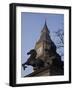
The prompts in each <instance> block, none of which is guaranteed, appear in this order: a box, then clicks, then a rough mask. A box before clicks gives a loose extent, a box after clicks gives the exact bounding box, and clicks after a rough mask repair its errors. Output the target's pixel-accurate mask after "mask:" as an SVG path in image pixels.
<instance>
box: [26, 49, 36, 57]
mask: <svg viewBox="0 0 73 90" xmlns="http://www.w3.org/2000/svg"><path fill="white" fill-rule="evenodd" d="M27 55H31V56H33V57H36V55H37V53H36V50H35V49H32V50H30V51H29V52H28V53H27Z"/></svg>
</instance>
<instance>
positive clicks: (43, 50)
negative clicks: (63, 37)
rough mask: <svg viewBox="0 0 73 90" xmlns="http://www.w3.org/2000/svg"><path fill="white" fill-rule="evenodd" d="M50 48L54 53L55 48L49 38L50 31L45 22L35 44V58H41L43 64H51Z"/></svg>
mask: <svg viewBox="0 0 73 90" xmlns="http://www.w3.org/2000/svg"><path fill="white" fill-rule="evenodd" d="M52 46H53V47H52ZM51 47H52V49H53V48H54V49H55V51H56V46H55V44H54V43H53V42H52V40H51V38H50V31H49V29H48V27H47V24H46V21H45V24H44V27H43V29H42V30H41V35H40V38H39V40H38V41H37V42H36V45H35V50H36V51H37V57H36V58H41V59H42V60H43V61H44V62H50V63H52V60H50V54H49V53H51V52H50V50H51Z"/></svg>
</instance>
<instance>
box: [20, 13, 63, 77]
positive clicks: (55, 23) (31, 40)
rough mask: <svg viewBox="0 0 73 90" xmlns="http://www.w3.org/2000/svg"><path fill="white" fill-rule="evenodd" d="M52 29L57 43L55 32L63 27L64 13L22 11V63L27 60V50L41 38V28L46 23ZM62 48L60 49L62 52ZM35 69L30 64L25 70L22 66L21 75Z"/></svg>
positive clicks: (51, 32)
mask: <svg viewBox="0 0 73 90" xmlns="http://www.w3.org/2000/svg"><path fill="white" fill-rule="evenodd" d="M45 21H46V23H47V27H48V29H49V31H50V36H51V39H52V41H54V43H55V44H56V42H57V41H58V40H57V38H56V36H55V32H56V31H58V30H59V29H63V23H64V15H63V14H47V13H28V12H22V13H21V63H24V62H26V61H27V59H28V56H27V52H29V51H30V50H31V49H33V48H34V47H35V43H36V41H37V40H38V39H39V37H40V34H41V30H42V28H43V26H44V24H45ZM62 51H64V50H63V49H62V50H59V51H58V53H59V54H60V53H61V52H62ZM32 71H33V69H32V67H31V66H29V67H28V68H27V69H26V70H25V71H24V70H23V68H21V76H22V77H23V76H25V75H27V74H29V73H31V72H32Z"/></svg>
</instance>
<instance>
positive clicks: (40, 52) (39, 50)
mask: <svg viewBox="0 0 73 90" xmlns="http://www.w3.org/2000/svg"><path fill="white" fill-rule="evenodd" d="M42 51H43V48H42V47H40V48H38V49H37V54H38V56H39V55H41V54H42Z"/></svg>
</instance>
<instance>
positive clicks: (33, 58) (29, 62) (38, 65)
mask: <svg viewBox="0 0 73 90" xmlns="http://www.w3.org/2000/svg"><path fill="white" fill-rule="evenodd" d="M27 55H30V57H29V58H28V60H27V61H26V62H25V63H23V64H22V66H23V68H24V70H25V68H27V66H26V65H31V66H33V67H35V69H36V70H37V69H39V68H41V67H44V62H43V61H42V60H41V59H39V58H37V59H36V55H37V53H36V50H35V49H32V50H30V51H29V52H28V53H27Z"/></svg>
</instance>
